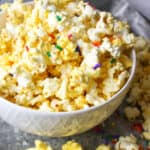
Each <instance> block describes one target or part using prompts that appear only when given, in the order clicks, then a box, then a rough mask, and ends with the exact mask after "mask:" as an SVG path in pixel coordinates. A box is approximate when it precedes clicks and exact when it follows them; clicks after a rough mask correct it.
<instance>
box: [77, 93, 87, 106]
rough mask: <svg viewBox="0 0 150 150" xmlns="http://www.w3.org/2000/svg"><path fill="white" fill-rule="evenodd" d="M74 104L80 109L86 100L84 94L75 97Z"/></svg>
mask: <svg viewBox="0 0 150 150" xmlns="http://www.w3.org/2000/svg"><path fill="white" fill-rule="evenodd" d="M75 104H76V106H77V107H78V108H79V109H82V108H83V107H84V105H85V104H87V102H86V99H85V98H84V96H79V97H78V98H77V99H75Z"/></svg>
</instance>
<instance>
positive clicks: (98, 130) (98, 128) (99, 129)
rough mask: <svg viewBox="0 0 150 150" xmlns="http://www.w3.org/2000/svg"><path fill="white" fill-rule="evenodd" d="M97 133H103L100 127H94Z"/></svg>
mask: <svg viewBox="0 0 150 150" xmlns="http://www.w3.org/2000/svg"><path fill="white" fill-rule="evenodd" d="M93 130H94V131H95V132H97V133H98V132H101V128H100V127H99V126H96V127H94V129H93Z"/></svg>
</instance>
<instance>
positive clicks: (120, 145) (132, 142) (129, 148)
mask: <svg viewBox="0 0 150 150" xmlns="http://www.w3.org/2000/svg"><path fill="white" fill-rule="evenodd" d="M121 149H124V150H138V149H139V146H138V145H137V144H136V138H135V137H134V136H132V135H131V136H126V137H120V138H119V141H118V142H117V143H116V145H115V150H121Z"/></svg>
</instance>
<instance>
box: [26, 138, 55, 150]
mask: <svg viewBox="0 0 150 150" xmlns="http://www.w3.org/2000/svg"><path fill="white" fill-rule="evenodd" d="M27 150H52V147H51V146H48V145H47V144H46V143H44V142H42V141H40V140H36V141H35V148H29V149H27Z"/></svg>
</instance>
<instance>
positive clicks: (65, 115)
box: [0, 13, 136, 137]
mask: <svg viewBox="0 0 150 150" xmlns="http://www.w3.org/2000/svg"><path fill="white" fill-rule="evenodd" d="M5 17H6V16H5V14H3V13H1V14H0V20H1V21H0V28H1V27H3V26H4V25H5ZM131 57H132V60H133V66H132V68H131V71H130V77H129V79H128V81H127V82H126V84H125V85H124V86H123V88H122V89H121V90H120V91H119V92H118V93H117V94H115V95H114V96H112V98H111V99H109V100H107V101H106V103H104V104H102V105H99V106H94V107H91V108H88V109H86V110H79V111H74V112H40V111H37V110H31V109H28V108H25V107H21V106H18V105H16V104H13V103H11V102H9V101H8V100H5V99H3V98H2V97H0V117H1V118H2V119H3V120H4V121H6V122H7V123H9V124H10V125H12V126H14V127H17V128H19V129H21V130H23V131H25V132H28V133H32V134H36V135H42V136H51V137H61V136H70V135H74V134H79V133H82V132H85V131H87V130H89V129H90V128H92V127H94V126H96V125H97V124H99V123H101V122H102V121H104V120H105V119H106V118H108V117H109V116H110V115H111V114H112V113H113V112H114V111H115V110H116V109H117V107H118V106H119V105H120V104H121V102H122V101H123V99H124V97H125V95H126V93H127V92H128V90H129V87H130V84H131V81H132V79H133V77H134V72H135V68H136V54H135V51H134V50H133V51H132V56H131Z"/></svg>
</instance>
